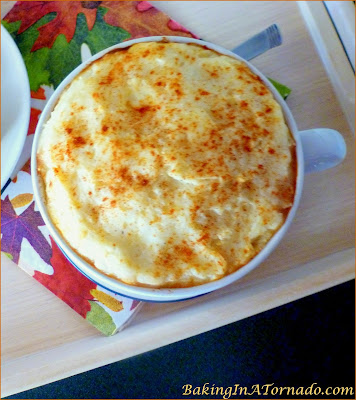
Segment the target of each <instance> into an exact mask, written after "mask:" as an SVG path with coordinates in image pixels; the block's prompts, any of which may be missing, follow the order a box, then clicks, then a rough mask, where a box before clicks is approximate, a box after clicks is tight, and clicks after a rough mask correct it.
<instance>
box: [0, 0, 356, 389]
mask: <svg viewBox="0 0 356 400" xmlns="http://www.w3.org/2000/svg"><path fill="white" fill-rule="evenodd" d="M153 3H154V4H155V5H156V6H157V7H159V8H161V9H162V10H164V11H166V12H167V13H169V14H170V15H171V16H172V17H173V18H174V19H175V20H177V21H179V22H181V23H182V24H183V25H185V26H186V27H188V28H190V29H191V30H192V31H194V32H195V33H196V34H197V35H198V36H200V37H202V38H204V39H205V40H208V41H211V42H215V43H217V44H219V45H222V46H224V47H226V48H233V47H235V46H236V45H237V44H239V43H240V42H241V41H243V40H244V39H247V38H248V37H249V36H251V35H253V34H254V33H257V32H258V31H260V30H262V29H263V28H265V27H267V26H268V25H270V24H272V23H277V24H278V25H279V26H280V28H281V30H282V33H283V39H284V44H283V45H282V46H280V47H279V48H276V49H273V50H271V51H270V52H268V53H266V54H264V55H262V56H260V57H258V58H256V59H255V60H254V61H253V63H254V64H255V65H256V66H257V67H258V68H259V69H260V70H261V71H262V72H263V73H264V74H265V75H267V76H269V77H272V78H274V79H276V80H279V81H280V82H283V83H285V84H286V85H288V86H290V87H291V88H292V89H293V91H292V94H291V95H290V97H289V99H288V104H289V106H290V108H291V110H292V112H293V114H294V116H295V119H296V122H297V124H298V126H299V129H308V128H315V127H329V128H333V129H337V130H338V131H340V132H341V133H342V134H343V135H344V137H345V139H346V142H347V145H348V148H349V152H348V155H347V158H346V160H345V161H344V162H343V163H342V164H341V165H340V166H338V167H336V168H334V169H332V170H328V171H324V172H322V173H318V174H312V175H308V176H306V178H305V189H304V192H303V196H302V200H301V204H300V208H299V210H298V212H297V215H296V218H295V221H294V224H293V225H292V227H291V228H290V230H289V231H288V233H287V235H286V237H285V238H284V239H283V241H282V242H281V244H280V246H279V247H278V248H277V249H276V250H275V252H274V253H273V254H272V255H271V256H270V257H269V258H268V260H267V261H266V262H264V263H263V265H261V266H260V267H259V268H257V269H256V270H254V271H253V272H252V273H250V274H249V275H247V276H245V277H244V278H243V279H241V280H240V281H239V282H236V283H235V284H234V285H231V286H229V287H227V288H224V289H222V290H220V291H217V292H215V293H211V294H208V295H206V296H203V297H201V298H198V299H193V300H189V301H185V302H179V303H172V304H149V303H146V304H144V306H143V308H142V309H141V311H140V312H139V313H138V314H137V316H136V317H135V319H134V320H133V321H132V322H131V324H130V325H129V326H128V327H127V328H126V329H125V330H124V331H122V332H120V333H119V334H117V335H115V336H113V337H111V338H105V337H103V336H102V335H101V334H100V333H99V332H98V331H97V330H96V329H95V328H93V327H91V326H90V325H89V324H88V323H87V322H86V321H85V320H83V319H82V318H81V317H80V316H79V315H77V314H76V313H75V312H74V311H72V310H71V309H70V308H69V307H68V306H67V305H65V304H64V303H63V302H62V301H61V300H59V299H58V298H56V297H55V296H53V295H52V293H50V292H49V291H47V290H46V289H45V288H44V287H43V286H41V285H40V284H39V283H38V282H36V281H35V280H34V279H33V278H31V277H29V276H27V275H26V274H25V273H24V272H23V271H21V270H20V269H19V268H18V267H17V266H15V265H14V264H13V263H12V262H11V261H10V260H9V259H7V258H6V257H2V270H1V271H2V279H1V284H2V287H1V290H2V296H1V300H2V304H1V313H2V324H1V334H2V342H1V344H2V346H1V347H2V370H1V372H2V373H1V379H2V385H1V386H2V396H6V395H10V394H13V393H17V392H20V391H23V390H26V389H29V388H32V387H36V386H39V385H42V384H45V383H49V382H52V381H54V380H58V379H62V378H65V377H68V376H71V375H73V374H77V373H80V372H83V371H86V370H89V369H92V368H96V367H99V366H102V365H105V364H108V363H111V362H114V361H117V360H121V359H124V358H126V357H130V356H132V355H135V354H139V353H142V352H145V351H148V350H152V349H154V348H157V347H160V346H163V345H167V344H169V343H172V342H175V341H178V340H181V339H184V338H187V337H190V336H193V335H196V334H199V333H201V332H204V331H207V330H210V329H214V328H216V327H219V326H222V325H225V324H228V323H231V322H234V321H237V320H239V319H242V318H245V317H248V316H250V315H253V314H256V313H259V312H262V311H265V310H268V309H271V308H273V307H276V306H279V305H281V304H285V303H287V302H290V301H294V300H296V299H298V298H301V297H303V296H306V295H309V294H312V293H315V292H317V291H320V290H324V289H326V288H328V287H331V286H333V285H337V284H339V283H342V282H345V281H347V280H350V279H352V278H354V271H355V270H354V252H353V246H354V214H353V213H354V175H353V172H354V159H353V146H354V136H353V132H351V130H350V127H349V124H348V120H347V117H346V114H345V110H344V109H343V108H342V104H341V103H340V101H339V98H338V96H336V94H335V92H334V89H333V85H332V83H331V80H330V78H329V76H328V74H327V71H326V69H325V67H324V65H323V63H322V60H321V58H320V57H319V55H318V52H317V48H316V47H315V45H314V43H313V40H312V38H311V36H310V33H309V31H308V29H307V27H306V22H305V20H304V17H303V16H302V14H301V13H300V10H299V7H298V6H297V4H296V3H294V2H283V1H278V2H273V1H270V2H249V1H243V2H238V1H229V2H224V1H221V2H214V1H207V2H205V1H203V2H176V1H172V2H166V1H162V2H153ZM334 45H335V44H334Z"/></svg>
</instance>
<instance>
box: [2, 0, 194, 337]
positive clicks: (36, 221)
mask: <svg viewBox="0 0 356 400" xmlns="http://www.w3.org/2000/svg"><path fill="white" fill-rule="evenodd" d="M2 24H3V26H4V27H5V28H6V29H7V30H8V32H9V33H10V34H11V36H12V38H13V39H14V40H15V42H16V44H17V46H18V47H19V49H20V52H21V54H22V57H23V59H24V62H25V65H26V68H27V72H28V76H29V81H30V88H31V117H30V124H29V129H28V134H27V140H26V143H25V147H24V150H23V153H22V159H23V160H26V159H29V157H30V152H31V146H32V141H33V134H34V132H35V129H36V124H37V122H38V118H39V116H40V114H41V112H42V110H43V109H44V107H45V105H46V103H47V101H48V99H49V98H50V96H51V95H52V93H53V92H54V90H55V89H56V88H57V86H58V85H59V84H60V83H61V82H62V80H63V79H64V78H65V77H66V76H67V75H68V74H69V73H70V72H71V71H72V70H73V69H74V68H76V67H77V66H78V65H79V64H81V62H83V61H84V60H86V59H87V58H88V57H90V56H91V55H93V54H95V53H97V52H99V51H101V50H103V49H105V48H107V47H109V46H112V45H114V44H116V43H119V42H122V41H124V40H128V39H134V38H138V37H144V36H153V35H178V36H188V37H192V36H194V35H193V34H191V33H190V32H188V31H187V30H186V29H184V28H183V27H182V26H181V25H179V24H178V23H177V22H176V21H174V20H172V19H171V18H169V17H168V16H167V15H166V14H164V13H163V12H161V11H159V10H157V9H156V8H154V7H153V6H152V5H151V4H150V3H148V2H146V1H141V2H139V1H20V2H17V3H16V4H15V5H14V6H13V8H12V9H11V10H10V11H9V12H8V13H7V14H6V15H5V17H4V18H3V20H2ZM18 95H19V96H21V93H19V94H18ZM1 231H2V237H1V250H2V252H3V253H5V254H6V255H7V256H8V257H9V258H11V259H12V260H13V261H14V262H15V263H16V264H18V265H19V267H21V268H22V269H23V270H25V271H26V272H27V273H29V274H30V275H31V276H33V277H34V278H35V279H36V280H37V281H39V282H40V283H42V284H43V285H44V286H45V287H47V288H48V289H49V290H50V291H52V292H53V293H54V294H55V295H56V296H58V297H59V298H60V299H62V300H63V301H64V302H65V303H67V304H68V305H69V306H70V307H71V308H72V309H73V310H75V311H76V312H77V313H78V314H80V315H81V316H82V317H83V318H85V319H86V320H87V321H88V322H90V323H91V324H92V325H94V326H95V327H96V328H97V329H99V330H100V331H101V332H102V333H104V334H105V335H113V334H114V333H116V332H118V331H119V330H120V329H122V328H123V327H124V326H125V325H126V324H127V322H128V321H129V320H130V318H131V317H132V316H133V315H134V313H135V312H136V311H137V310H138V309H139V305H140V302H138V301H136V300H133V299H129V298H126V297H123V296H119V295H115V294H113V293H111V292H109V291H107V290H106V289H104V288H103V287H100V286H99V285H97V284H95V283H93V282H91V281H90V280H89V279H87V278H86V277H85V276H83V275H82V274H81V273H80V272H78V271H77V269H76V268H74V267H73V266H72V264H71V263H69V262H68V260H67V259H66V258H65V256H64V255H63V254H62V252H61V250H60V249H59V248H58V246H57V245H56V243H55V242H54V241H53V239H52V238H51V237H50V235H49V232H48V230H47V228H46V226H45V224H44V222H43V220H42V218H41V216H40V213H39V212H38V210H37V208H36V204H35V202H34V200H33V188H32V183H31V176H30V160H29V161H28V162H26V164H25V165H24V166H23V168H22V169H21V170H20V171H19V172H18V173H17V175H16V176H15V177H14V178H13V179H12V181H11V183H10V184H9V185H8V186H7V187H6V189H5V190H4V192H3V193H2V195H1Z"/></svg>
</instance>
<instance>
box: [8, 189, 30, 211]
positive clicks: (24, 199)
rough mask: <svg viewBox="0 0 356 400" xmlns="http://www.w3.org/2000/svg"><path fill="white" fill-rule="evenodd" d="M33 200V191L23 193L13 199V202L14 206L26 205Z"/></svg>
mask: <svg viewBox="0 0 356 400" xmlns="http://www.w3.org/2000/svg"><path fill="white" fill-rule="evenodd" d="M32 200H33V194H31V193H21V194H19V195H17V196H15V197H14V198H13V199H11V200H10V201H11V204H12V206H13V207H14V208H18V207H24V206H26V205H27V204H30V203H31V201H32Z"/></svg>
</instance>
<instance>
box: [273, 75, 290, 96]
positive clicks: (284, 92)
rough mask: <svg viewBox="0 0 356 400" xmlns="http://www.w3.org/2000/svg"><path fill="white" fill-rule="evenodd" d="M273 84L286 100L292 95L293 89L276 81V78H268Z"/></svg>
mask: <svg viewBox="0 0 356 400" xmlns="http://www.w3.org/2000/svg"><path fill="white" fill-rule="evenodd" d="M268 79H269V81H270V82H271V83H272V85H273V86H274V87H275V88H276V89H277V90H278V92H279V94H280V95H281V96H282V97H283V98H284V100H285V99H286V98H287V97H288V96H289V95H290V93H291V91H292V89H289V87H287V86H285V85H283V84H282V83H279V82H277V81H275V80H274V79H271V78H268Z"/></svg>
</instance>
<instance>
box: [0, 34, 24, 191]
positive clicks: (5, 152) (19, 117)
mask: <svg viewBox="0 0 356 400" xmlns="http://www.w3.org/2000/svg"><path fill="white" fill-rule="evenodd" d="M30 98H31V93H30V84H29V81H28V76H27V71H26V67H25V64H24V62H23V59H22V56H21V53H20V51H19V49H18V48H17V46H16V44H15V42H14V40H13V39H12V37H11V36H10V34H9V33H8V31H7V30H6V29H5V28H4V27H3V26H1V188H3V186H4V185H5V184H6V182H7V181H8V179H9V178H10V176H11V173H12V171H13V170H14V168H15V166H16V164H17V161H18V159H19V157H20V155H21V152H22V148H23V146H24V143H25V140H26V135H27V130H28V124H29V121H30V109H31V106H30Z"/></svg>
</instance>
